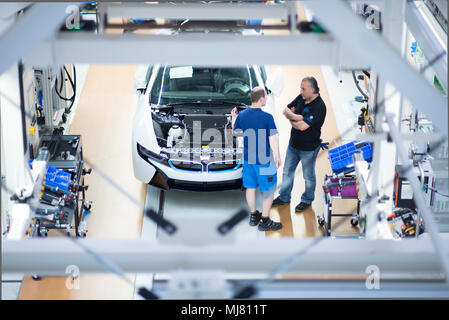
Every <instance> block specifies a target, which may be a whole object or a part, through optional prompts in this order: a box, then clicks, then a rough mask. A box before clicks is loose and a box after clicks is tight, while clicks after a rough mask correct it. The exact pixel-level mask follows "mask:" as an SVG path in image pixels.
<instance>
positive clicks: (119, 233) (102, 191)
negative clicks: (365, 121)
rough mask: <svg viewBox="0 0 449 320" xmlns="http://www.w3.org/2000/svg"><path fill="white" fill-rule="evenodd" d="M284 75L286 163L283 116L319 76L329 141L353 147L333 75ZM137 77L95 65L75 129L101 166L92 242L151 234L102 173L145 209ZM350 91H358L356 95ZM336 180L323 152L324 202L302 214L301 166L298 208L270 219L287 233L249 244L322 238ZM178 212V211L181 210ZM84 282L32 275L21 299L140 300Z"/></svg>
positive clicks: (199, 202) (108, 281) (111, 278)
mask: <svg viewBox="0 0 449 320" xmlns="http://www.w3.org/2000/svg"><path fill="white" fill-rule="evenodd" d="M279 68H281V69H282V71H283V73H284V81H285V87H284V90H283V92H282V95H281V96H280V97H277V98H276V113H277V117H278V121H279V122H278V124H279V128H280V130H279V138H280V151H281V156H282V158H283V159H285V153H286V149H287V145H288V140H289V135H290V124H289V123H288V121H287V120H286V119H285V118H284V117H283V115H282V110H283V109H284V107H285V106H286V104H287V103H289V102H290V101H291V100H293V99H294V98H295V97H296V96H297V95H298V94H299V86H300V82H301V79H302V78H304V77H305V76H314V77H315V78H316V79H317V81H318V84H319V86H320V89H321V97H322V98H323V100H324V102H325V103H326V106H327V117H326V121H325V123H324V126H323V128H322V139H323V141H327V142H331V144H333V143H337V144H340V143H341V141H345V140H346V138H344V139H340V133H339V131H341V130H339V129H338V126H337V122H338V121H341V119H339V118H338V117H339V115H338V112H339V111H338V112H336V110H335V108H337V110H339V109H338V108H340V107H341V106H340V105H339V104H338V103H335V101H333V100H332V99H331V97H330V96H329V91H328V90H327V85H328V84H329V79H328V78H327V79H325V76H324V75H323V70H325V69H324V68H322V67H320V66H270V72H274V71H276V70H277V69H279ZM136 69H137V66H134V65H126V66H124V65H123V66H122V65H121V66H117V65H114V66H112V65H91V66H90V68H89V72H88V75H87V79H86V82H85V85H84V89H83V92H82V94H81V98H80V101H79V104H78V107H77V111H76V114H75V117H74V120H73V123H72V126H71V130H70V134H81V135H82V143H83V152H84V158H85V159H86V160H87V161H88V162H89V163H90V164H92V165H93V166H94V170H93V171H92V174H91V175H90V176H86V183H87V184H88V185H89V189H88V191H87V198H88V200H92V201H93V205H92V213H91V214H90V216H89V218H88V220H87V226H88V234H87V236H88V238H105V239H108V238H109V239H112V238H115V239H137V238H141V237H143V236H144V235H146V234H147V233H148V230H145V228H143V225H144V224H145V223H144V221H145V218H144V217H143V212H142V210H141V209H140V208H139V207H138V206H137V205H136V204H135V203H133V202H132V201H131V200H129V199H128V198H127V197H126V196H125V195H124V194H122V193H121V192H120V191H119V190H117V189H116V188H114V186H113V185H111V184H110V183H109V182H108V181H106V180H105V179H104V178H103V177H102V175H101V173H105V174H107V176H108V177H109V178H110V179H112V180H113V181H114V182H116V183H117V184H118V185H120V187H121V188H122V189H124V190H126V192H127V193H128V194H130V195H132V196H133V197H134V198H135V199H136V200H137V201H139V202H140V203H144V202H145V196H146V192H147V188H146V185H144V184H142V183H141V182H139V181H137V180H136V179H135V178H134V175H133V169H132V160H131V147H130V141H131V124H132V117H133V115H134V112H135V109H136V102H137V96H136V95H135V94H134V93H133V90H132V87H133V81H134V73H135V71H136ZM332 85H334V84H332ZM334 86H337V85H336V84H335V85H334ZM334 89H335V88H334ZM350 90H353V88H352V87H351V89H350ZM334 91H335V90H334ZM337 118H338V119H337ZM331 147H332V146H331ZM95 168H97V170H95ZM99 171H101V172H99ZM330 173H331V168H330V163H329V160H328V158H327V152H326V151H321V152H320V153H319V156H318V159H317V163H316V176H317V187H316V193H315V199H316V200H315V201H314V202H313V204H312V207H311V208H309V209H307V210H306V211H305V212H302V213H296V212H295V211H294V208H295V206H296V204H297V203H299V202H300V197H301V194H302V192H303V191H304V180H303V177H302V170H301V166H299V167H298V170H297V171H296V175H295V184H294V188H293V192H292V200H291V201H292V202H291V203H292V205H291V206H281V207H278V208H272V209H271V213H270V215H271V217H272V218H273V219H274V220H277V221H281V222H282V223H283V225H284V227H283V228H282V229H281V230H279V231H276V232H266V233H262V232H259V231H257V230H256V229H255V228H252V229H251V230H249V228H244V227H242V228H241V230H242V231H239V232H240V234H241V235H243V236H244V233H245V232H247V233H248V234H250V235H251V236H255V237H260V236H266V237H271V238H279V237H294V238H302V237H318V236H321V235H322V232H323V230H322V229H321V228H320V227H319V226H318V224H317V216H321V215H322V211H323V202H324V196H323V191H322V187H321V186H322V183H323V177H324V175H325V174H330ZM281 179H282V167H281V168H279V170H278V183H281ZM170 192H171V191H169V192H168V193H170ZM181 194H183V195H184V197H185V198H184V200H185V201H190V205H196V206H198V208H202V210H205V209H204V208H205V206H206V205H207V204H208V203H210V199H208V197H209V196H208V195H207V194H194V195H191V196H186V194H187V193H181ZM235 194H236V193H227V194H226V195H223V196H222V197H223V198H225V199H227V201H228V200H229V199H230V201H232V199H235V202H236V205H237V204H238V205H240V204H242V203H244V195H243V194H242V193H240V194H237V195H236V196H235V198H232V195H235ZM173 198H176V197H175V196H174V194H173V193H172V194H171V195H170V194H168V195H167V197H166V199H167V201H170V199H173ZM177 199H179V197H178V198H177ZM192 199H195V200H194V202H195V204H192V203H191V202H192V201H193V200H192ZM177 201H178V200H177ZM167 205H170V203H167ZM171 205H172V207H173V206H174V207H176V205H175V203H174V202H173V203H171ZM178 206H179V204H178ZM166 210H167V208H166ZM207 210H209V211H210V214H213V212H214V209H213V208H211V207H208V209H207ZM217 210H221V209H219V208H218V209H217ZM355 210H356V202H355V201H353V200H339V201H338V203H334V211H335V212H338V213H351V212H354V211H355ZM175 211H176V210H175ZM174 218H175V217H174ZM340 219H344V220H347V221H344V222H343V223H341V224H340V225H339V226H338V227H337V228H333V229H332V232H333V233H335V234H342V235H350V234H357V233H358V228H356V227H352V226H351V225H350V223H349V218H346V217H345V218H340ZM340 219H338V218H334V219H333V221H332V222H333V224H334V225H335V224H338V221H339V220H340ZM50 236H51V235H50ZM80 274H81V276H80V278H79V289H73V290H69V289H67V287H66V281H67V277H43V278H42V279H41V280H39V281H35V280H33V279H32V278H31V276H29V275H27V276H25V277H24V279H23V281H22V285H21V288H20V292H19V295H18V299H135V290H134V287H133V286H131V285H129V283H128V282H126V281H124V280H123V279H120V278H118V277H117V276H115V275H110V274H106V273H105V274H99V275H97V274H96V275H83V271H82V270H80ZM128 278H129V280H131V281H132V282H135V281H136V275H134V274H129V275H128ZM140 281H141V280H140Z"/></svg>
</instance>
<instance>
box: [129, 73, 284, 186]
mask: <svg viewBox="0 0 449 320" xmlns="http://www.w3.org/2000/svg"><path fill="white" fill-rule="evenodd" d="M282 80H283V79H282V74H281V73H280V72H278V73H275V74H273V75H271V77H270V76H269V77H268V79H267V75H266V70H265V67H263V66H258V65H246V66H242V67H235V68H228V67H195V66H170V65H154V66H140V67H139V70H138V71H137V73H136V77H135V89H136V91H137V92H138V94H139V98H138V107H137V112H136V115H135V117H134V121H133V133H132V155H133V165H134V174H135V176H136V178H137V179H138V180H140V181H142V182H144V183H147V184H148V183H149V184H151V185H153V186H156V187H159V188H163V189H166V190H167V189H182V190H195V191H216V190H227V189H238V188H241V178H242V156H243V137H242V136H240V137H239V136H236V135H234V134H233V133H232V129H231V126H230V124H231V110H232V109H233V108H234V107H237V108H238V109H239V110H243V109H245V108H247V107H249V106H250V105H251V100H250V92H251V89H252V88H253V87H256V86H262V87H265V88H266V90H267V93H268V98H267V104H266V106H265V107H264V108H263V110H264V111H266V112H269V113H271V114H272V115H273V117H274V119H275V121H276V123H277V119H276V115H275V111H274V110H275V108H274V98H273V94H275V95H276V96H278V95H279V94H280V92H281V91H282V87H283V83H282Z"/></svg>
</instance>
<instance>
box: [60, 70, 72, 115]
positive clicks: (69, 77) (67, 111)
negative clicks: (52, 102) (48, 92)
mask: <svg viewBox="0 0 449 320" xmlns="http://www.w3.org/2000/svg"><path fill="white" fill-rule="evenodd" d="M63 69H64V71H65V73H66V74H67V78H68V80H69V82H70V85H71V86H72V90H73V93H72V96H71V97H70V98H67V97H63V96H62V95H61V92H60V91H62V87H63V82H62V78H63V73H62V70H61V86H60V89H59V91H58V89H57V87H58V78H56V79H55V92H56V94H57V96H58V97H59V98H60V99H61V100H64V101H70V106H69V107H68V108H66V109H65V111H64V113H65V114H68V113H70V111H71V110H72V107H73V104H74V103H75V97H76V68H75V66H73V80H72V77H71V76H70V74H69V71H68V70H67V68H66V66H65V65H64V66H63Z"/></svg>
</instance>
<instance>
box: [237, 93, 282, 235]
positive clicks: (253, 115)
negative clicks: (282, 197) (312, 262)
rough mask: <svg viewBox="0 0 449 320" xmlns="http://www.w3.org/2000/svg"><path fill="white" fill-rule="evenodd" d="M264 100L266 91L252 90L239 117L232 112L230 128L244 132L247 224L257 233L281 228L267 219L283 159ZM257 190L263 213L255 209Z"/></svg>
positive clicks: (272, 121)
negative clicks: (260, 194) (246, 104)
mask: <svg viewBox="0 0 449 320" xmlns="http://www.w3.org/2000/svg"><path fill="white" fill-rule="evenodd" d="M266 101H267V94H266V92H265V89H264V88H262V87H255V88H253V90H252V91H251V106H250V107H249V108H247V109H245V110H243V111H242V112H240V113H238V114H237V108H234V109H233V110H232V127H233V129H234V131H237V130H241V131H243V137H244V142H243V146H244V152H243V160H244V161H243V173H242V179H243V186H244V187H245V188H246V201H247V203H248V207H249V209H250V211H251V215H250V221H249V224H250V225H251V226H257V225H258V229H259V230H260V231H269V230H279V229H281V228H282V224H281V223H280V222H274V221H273V220H271V219H270V217H269V212H270V209H271V204H272V202H273V195H274V192H275V191H276V184H277V169H278V168H279V167H280V166H281V165H282V160H281V157H280V154H279V144H278V137H277V133H278V131H277V128H276V125H275V123H274V119H273V116H272V115H271V114H269V113H267V112H265V111H262V107H263V106H264V105H265V103H266ZM273 152H274V156H273ZM257 187H259V188H260V191H261V192H262V195H263V202H262V213H260V212H259V211H257V210H256V189H257Z"/></svg>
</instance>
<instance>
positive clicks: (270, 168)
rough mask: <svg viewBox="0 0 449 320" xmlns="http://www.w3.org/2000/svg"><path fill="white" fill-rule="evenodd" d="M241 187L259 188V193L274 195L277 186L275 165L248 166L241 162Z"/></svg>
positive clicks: (270, 163) (246, 163) (271, 163)
mask: <svg viewBox="0 0 449 320" xmlns="http://www.w3.org/2000/svg"><path fill="white" fill-rule="evenodd" d="M242 176H243V186H244V187H245V188H247V189H256V188H257V187H259V188H260V191H261V192H267V193H274V192H275V191H276V185H277V168H276V164H275V163H274V162H273V161H271V162H269V163H267V164H249V163H248V162H247V161H244V162H243V173H242Z"/></svg>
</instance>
